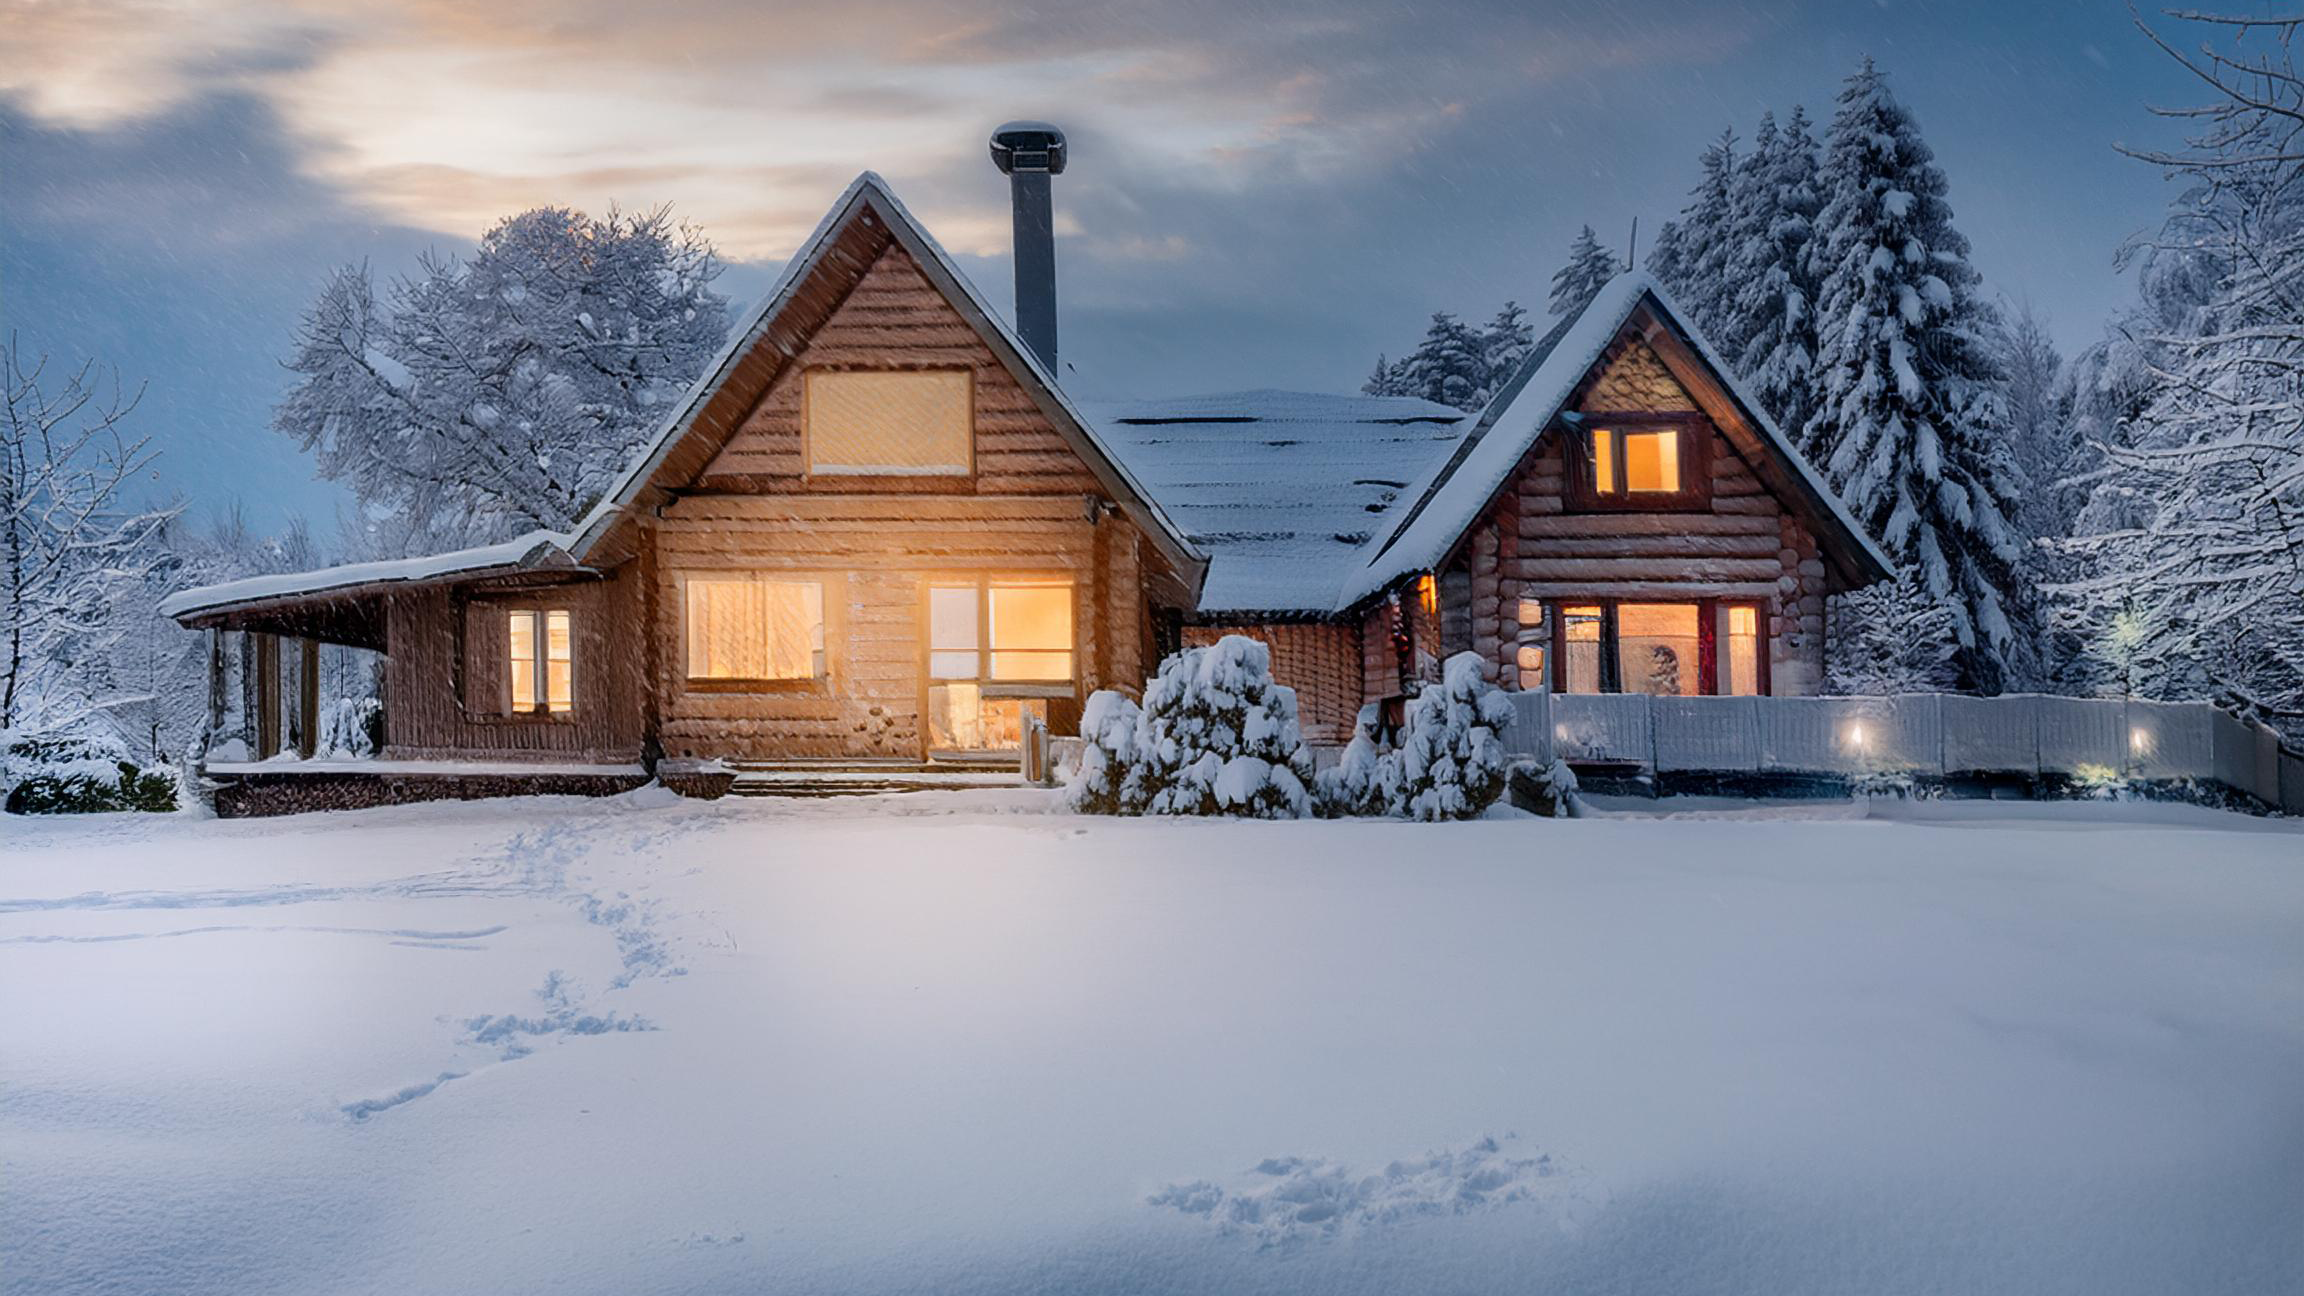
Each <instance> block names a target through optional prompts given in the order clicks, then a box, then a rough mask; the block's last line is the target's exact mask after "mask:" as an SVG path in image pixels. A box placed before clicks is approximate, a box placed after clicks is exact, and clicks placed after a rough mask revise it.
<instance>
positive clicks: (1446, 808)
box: [1319, 652, 1512, 820]
mask: <svg viewBox="0 0 2304 1296" xmlns="http://www.w3.org/2000/svg"><path fill="white" fill-rule="evenodd" d="M1511 721H1512V699H1511V697H1510V696H1509V695H1507V694H1506V693H1505V692H1504V690H1502V689H1500V688H1497V687H1496V686H1494V685H1492V684H1490V683H1488V681H1487V680H1485V679H1483V678H1481V674H1480V657H1479V655H1478V654H1477V653H1468V652H1467V653H1458V654H1456V655H1455V656H1454V657H1451V658H1449V659H1448V663H1447V665H1446V666H1445V667H1444V668H1443V669H1442V671H1441V682H1440V684H1439V685H1438V686H1437V687H1433V686H1427V687H1426V688H1425V689H1424V691H1423V692H1422V693H1419V694H1417V695H1416V696H1415V697H1413V698H1411V699H1409V702H1408V714H1407V723H1406V726H1405V728H1404V730H1403V732H1402V735H1401V740H1400V746H1399V747H1398V748H1397V749H1396V750H1393V751H1386V752H1379V751H1378V750H1377V749H1376V745H1375V744H1374V742H1373V741H1371V740H1370V738H1369V736H1368V733H1367V730H1366V729H1365V727H1363V728H1362V729H1361V731H1360V732H1358V733H1356V734H1355V735H1354V736H1353V739H1352V744H1351V745H1350V746H1349V747H1346V748H1345V749H1344V758H1343V759H1342V760H1341V761H1339V762H1337V764H1336V767H1335V768H1334V769H1332V770H1328V771H1326V772H1324V773H1323V774H1321V776H1320V779H1319V787H1320V813H1322V814H1324V815H1330V816H1343V815H1394V816H1406V817H1408V818H1411V819H1426V820H1434V819H1472V818H1476V817H1478V816H1479V815H1480V814H1481V812H1483V811H1485V810H1486V809H1487V808H1488V807H1489V806H1492V805H1494V804H1496V800H1497V798H1499V797H1501V796H1503V795H1504V788H1505V783H1506V780H1507V779H1508V778H1509V776H1510V774H1511V767H1512V762H1511V760H1510V758H1509V757H1508V756H1507V755H1506V754H1505V751H1504V743H1503V741H1502V739H1501V737H1500V735H1501V734H1502V733H1503V731H1504V727H1505V726H1506V725H1507V724H1510V723H1511Z"/></svg>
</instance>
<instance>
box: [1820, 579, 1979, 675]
mask: <svg viewBox="0 0 2304 1296" xmlns="http://www.w3.org/2000/svg"><path fill="white" fill-rule="evenodd" d="M1956 632H1957V621H1956V619H1955V618H1954V616H1953V609H1952V607H1951V605H1950V604H1948V603H1946V602H1944V601H1943V600H1942V599H1939V598H1937V597H1935V596H1934V595H1932V594H1930V593H1929V592H1928V591H1927V590H1926V589H1923V588H1922V587H1921V585H1920V582H1919V581H1918V580H1917V579H1915V578H1914V577H1913V576H1912V575H1911V574H1910V573H1908V572H1907V573H1905V574H1903V575H1900V576H1898V577H1897V578H1896V579H1895V580H1892V581H1880V582H1878V583H1876V584H1872V585H1867V586H1865V587H1864V588H1863V589H1860V590H1852V591H1850V592H1849V593H1846V594H1836V595H1834V596H1833V598H1832V634H1831V635H1830V637H1829V638H1828V639H1827V640H1826V642H1825V649H1824V676H1825V684H1824V687H1825V690H1826V691H1827V692H1830V693H1839V694H1850V695H1857V696H1874V697H1885V696H1889V695H1892V694H1897V693H1941V692H1944V691H1945V690H1947V689H1950V688H1951V687H1952V686H1953V685H1954V684H1955V683H1956V682H1957V681H1958V679H1959V670H1958V667H1957V664H1956V663H1957V656H1958V653H1959V651H1960V644H1959V641H1958V638H1957V634H1956Z"/></svg>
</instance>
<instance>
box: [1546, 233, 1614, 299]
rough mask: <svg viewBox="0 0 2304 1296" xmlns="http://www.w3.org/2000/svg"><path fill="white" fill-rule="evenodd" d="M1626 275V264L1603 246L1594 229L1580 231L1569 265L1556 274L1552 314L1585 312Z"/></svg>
mask: <svg viewBox="0 0 2304 1296" xmlns="http://www.w3.org/2000/svg"><path fill="white" fill-rule="evenodd" d="M1623 271H1624V263H1623V262H1621V261H1618V260H1617V259H1616V254H1615V253H1614V252H1611V251H1609V250H1608V249H1607V248H1604V247H1602V246H1600V240H1599V239H1597V238H1595V237H1593V235H1592V227H1591V226H1589V225H1586V226H1585V227H1584V228H1582V229H1580V230H1578V231H1576V240H1575V241H1574V242H1572V243H1570V244H1569V245H1568V263H1567V264H1566V265H1563V266H1561V267H1560V268H1559V269H1558V270H1555V271H1553V272H1552V314H1553V315H1555V316H1559V315H1573V314H1575V313H1576V312H1578V311H1580V310H1582V309H1584V306H1585V303H1587V302H1589V301H1591V300H1592V299H1593V298H1594V297H1597V296H1599V295H1600V290H1601V289H1602V288H1605V287H1607V286H1608V281H1609V280H1611V279H1613V278H1615V277H1616V276H1617V275H1619V274H1621V273H1623Z"/></svg>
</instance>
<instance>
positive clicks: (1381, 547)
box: [1333, 270, 1895, 612]
mask: <svg viewBox="0 0 2304 1296" xmlns="http://www.w3.org/2000/svg"><path fill="white" fill-rule="evenodd" d="M1645 298H1653V299H1654V300H1655V302H1656V304H1657V306H1658V308H1659V309H1660V310H1661V312H1662V313H1663V314H1664V316H1665V317H1666V318H1668V319H1669V320H1671V321H1672V323H1673V324H1674V325H1676V326H1677V327H1678V328H1679V329H1680V331H1681V333H1682V334H1683V335H1684V336H1685V337H1686V338H1687V339H1688V341H1689V343H1690V344H1691V345H1692V346H1693V347H1694V348H1695V350H1696V352H1697V354H1698V356H1699V357H1700V358H1702V359H1703V361H1704V363H1705V364H1706V365H1707V366H1708V367H1709V368H1710V369H1711V370H1712V373H1713V376H1714V377H1715V379H1716V380H1717V381H1718V382H1719V383H1720V385H1721V386H1722V387H1723V388H1725V389H1726V390H1727V391H1728V394H1729V396H1730V397H1731V398H1732V399H1734V400H1735V401H1736V403H1737V404H1738V405H1740V406H1742V407H1743V409H1744V412H1745V413H1746V414H1747V415H1748V416H1749V417H1750V419H1751V420H1752V423H1753V426H1754V427H1756V428H1757V429H1759V431H1760V433H1761V435H1762V436H1763V437H1764V438H1765V439H1766V440H1767V441H1768V442H1769V443H1770V444H1771V446H1772V447H1773V448H1774V449H1775V450H1776V451H1777V453H1778V454H1780V455H1781V456H1782V457H1783V458H1784V459H1785V460H1787V461H1788V462H1789V463H1790V464H1791V465H1792V468H1793V471H1794V472H1795V473H1797V474H1798V475H1799V476H1800V477H1801V478H1802V479H1803V480H1805V481H1806V482H1807V483H1808V485H1809V486H1810V487H1811V488H1812V489H1813V490H1814V492H1815V493H1816V495H1817V496H1818V497H1819V498H1820V499H1821V500H1822V501H1823V502H1824V504H1825V507H1826V508H1828V509H1829V510H1830V511H1831V513H1832V514H1833V517H1834V518H1835V520H1837V521H1838V522H1839V523H1840V524H1841V526H1842V527H1844V528H1845V529H1846V530H1847V532H1848V533H1849V534H1850V535H1851V536H1853V537H1854V538H1855V540H1856V542H1857V543H1858V544H1859V545H1860V546H1862V548H1863V549H1864V551H1865V553H1866V555H1867V556H1869V557H1871V558H1872V559H1873V560H1874V561H1875V562H1877V563H1879V565H1880V566H1881V567H1883V568H1885V569H1888V570H1894V567H1895V564H1893V563H1891V562H1890V561H1888V558H1887V555H1886V554H1884V553H1882V552H1881V550H1880V547H1879V545H1878V544H1876V543H1874V541H1873V539H1872V537H1871V536H1870V535H1869V534H1867V533H1866V532H1865V530H1864V528H1863V527H1862V526H1860V525H1858V524H1857V522H1856V519H1855V518H1854V517H1853V516H1851V515H1850V514H1849V512H1848V509H1847V506H1846V505H1845V504H1843V503H1842V502H1841V500H1840V496H1839V493H1838V492H1836V491H1834V490H1833V489H1832V487H1831V485H1830V484H1829V483H1827V482H1826V481H1825V480H1824V479H1823V478H1822V477H1821V476H1819V475H1818V474H1817V472H1816V469H1815V467H1814V466H1813V465H1811V464H1810V463H1809V462H1808V461H1807V459H1806V458H1805V457H1804V456H1802V455H1801V454H1800V452H1799V450H1797V449H1796V448H1794V446H1793V445H1792V442H1791V440H1790V438H1788V437H1786V436H1785V435H1784V433H1783V430H1782V429H1780V428H1778V427H1777V426H1776V421H1775V420H1774V419H1773V418H1771V417H1770V416H1769V414H1768V412H1767V410H1766V409H1764V408H1763V407H1762V406H1761V405H1760V403H1759V402H1758V401H1756V400H1754V399H1753V398H1752V395H1751V393H1750V392H1749V391H1748V390H1746V388H1745V387H1744V385H1743V383H1742V382H1741V381H1740V380H1738V379H1737V377H1736V374H1735V371H1734V370H1732V369H1730V368H1729V367H1728V365H1727V364H1726V363H1725V362H1724V361H1723V360H1722V359H1721V358H1720V354H1719V352H1718V351H1717V350H1716V349H1714V347H1713V346H1712V344H1711V342H1710V341H1709V340H1707V339H1706V338H1705V337H1704V335H1703V333H1702V331H1701V330H1699V329H1698V328H1697V327H1696V325H1695V324H1694V323H1693V322H1692V321H1691V320H1690V319H1689V317H1688V315H1687V313H1686V312H1684V311H1682V310H1681V309H1680V306H1679V304H1678V303H1677V302H1675V301H1674V300H1673V298H1672V295H1671V294H1670V293H1669V292H1666V291H1665V290H1664V286H1663V285H1662V284H1660V283H1658V282H1657V281H1656V279H1655V277H1654V276H1652V275H1650V274H1649V273H1648V272H1647V271H1645V270H1625V271H1623V272H1621V273H1619V274H1618V275H1617V276H1616V277H1615V278H1613V279H1610V280H1609V281H1608V282H1607V283H1606V284H1605V285H1603V286H1602V287H1601V289H1600V291H1599V292H1598V293H1596V294H1594V295H1593V298H1592V300H1591V301H1589V302H1587V303H1585V305H1584V307H1583V308H1582V309H1581V310H1579V311H1578V312H1577V313H1576V314H1575V315H1574V316H1572V317H1570V318H1569V319H1568V320H1567V321H1565V322H1564V323H1563V324H1562V325H1559V326H1556V327H1555V329H1554V333H1556V334H1557V335H1558V338H1557V341H1554V342H1553V344H1552V345H1551V346H1550V347H1548V348H1547V347H1544V346H1542V345H1539V346H1538V347H1537V349H1536V350H1535V351H1533V352H1531V353H1530V355H1529V357H1528V362H1527V364H1526V365H1525V366H1524V367H1523V368H1522V370H1521V371H1520V373H1519V374H1518V375H1516V376H1515V377H1514V379H1513V381H1512V382H1510V383H1507V384H1506V385H1505V386H1504V387H1503V388H1502V389H1500V390H1499V391H1498V392H1497V393H1496V395H1495V396H1494V397H1493V398H1491V399H1490V401H1489V402H1488V404H1487V405H1486V406H1485V407H1484V408H1483V409H1482V410H1481V412H1480V415H1479V417H1478V419H1477V420H1476V421H1475V422H1474V424H1473V426H1472V428H1471V430H1470V431H1469V432H1467V433H1466V434H1465V437H1464V440H1463V441H1462V442H1461V443H1460V444H1459V445H1458V447H1457V449H1456V451H1455V453H1453V454H1451V455H1449V456H1448V457H1447V458H1445V459H1443V460H1441V461H1440V462H1439V463H1438V464H1437V465H1436V466H1435V468H1434V469H1433V470H1432V472H1431V473H1429V474H1428V475H1427V477H1426V479H1425V480H1423V481H1419V482H1418V483H1416V486H1415V490H1416V492H1417V500H1416V503H1414V504H1413V505H1411V506H1410V507H1409V508H1408V509H1407V511H1406V512H1405V513H1404V514H1403V515H1402V516H1401V518H1400V520H1399V522H1397V523H1396V524H1395V525H1394V526H1393V528H1392V529H1391V531H1390V533H1389V534H1388V535H1386V536H1383V537H1376V538H1371V539H1370V540H1369V542H1368V544H1367V545H1366V546H1365V549H1366V551H1367V553H1368V559H1367V562H1366V564H1365V565H1364V566H1363V567H1362V568H1361V570H1360V573H1359V578H1358V579H1356V580H1354V581H1352V582H1351V583H1349V584H1347V585H1346V586H1345V587H1344V589H1343V591H1342V593H1341V594H1340V595H1339V598H1338V601H1337V604H1336V606H1335V608H1334V609H1333V610H1334V611H1337V612H1343V611H1347V610H1349V609H1350V608H1351V607H1352V606H1353V605H1355V604H1357V603H1359V602H1360V601H1361V600H1363V599H1366V598H1368V597H1370V596H1371V595H1374V594H1376V593H1378V592H1379V591H1381V590H1383V589H1384V587H1386V586H1387V585H1390V584H1391V583H1392V582H1393V581H1394V580H1397V579H1398V578H1400V577H1401V576H1404V575H1406V574H1408V573H1409V572H1412V571H1423V570H1428V569H1430V568H1431V567H1432V566H1433V565H1434V564H1436V563H1437V562H1439V561H1440V559H1441V558H1442V557H1443V556H1445V554H1446V552H1447V550H1448V549H1449V548H1450V547H1452V546H1453V545H1454V544H1455V543H1456V541H1457V540H1458V539H1459V538H1461V537H1462V536H1463V534H1464V532H1465V531H1467V530H1469V529H1470V528H1471V526H1472V522H1473V519H1472V518H1471V517H1469V516H1464V513H1465V510H1466V509H1467V508H1471V509H1477V508H1479V507H1481V506H1482V505H1484V504H1485V503H1486V502H1487V500H1488V499H1489V497H1490V496H1492V495H1493V494H1494V493H1495V492H1496V490H1497V488H1498V487H1500V486H1501V485H1502V484H1503V482H1504V479H1505V478H1506V477H1508V476H1510V474H1511V471H1512V468H1513V466H1514V465H1516V464H1517V463H1518V462H1519V461H1520V457H1521V456H1522V455H1523V454H1525V453H1527V450H1528V447H1529V446H1531V445H1533V444H1534V443H1535V440H1536V438H1537V437H1538V436H1541V435H1542V434H1543V431H1544V429H1545V428H1546V427H1547V426H1549V425H1550V423H1551V421H1552V419H1553V418H1554V417H1555V416H1556V415H1557V414H1558V413H1559V410H1560V406H1561V405H1562V404H1563V403H1565V402H1566V401H1567V399H1568V396H1569V394H1570V393H1571V392H1572V391H1574V390H1575V387H1576V384H1577V382H1579V381H1580V380H1581V379H1582V378H1583V376H1584V374H1585V373H1587V372H1589V371H1590V369H1591V368H1592V366H1593V365H1594V364H1597V363H1598V362H1599V360H1600V357H1601V356H1602V354H1604V353H1605V352H1606V351H1607V348H1608V344H1609V343H1610V342H1611V341H1613V340H1614V339H1615V337H1616V334H1617V332H1618V331H1619V330H1621V329H1622V328H1623V327H1624V322H1625V321H1626V320H1627V319H1630V318H1631V316H1632V312H1633V311H1634V310H1635V309H1637V308H1638V307H1639V305H1640V303H1641V301H1642V300H1643V299H1645ZM1498 433H1502V435H1501V436H1499V435H1497V434H1498ZM1475 486H1477V493H1476V494H1475V493H1474V488H1475ZM1456 497H1463V498H1461V499H1459V498H1456ZM1465 499H1469V500H1470V501H1471V502H1470V503H1469V504H1466V503H1465V502H1464V500H1465ZM1443 500H1450V501H1452V502H1453V503H1455V505H1456V507H1455V508H1453V509H1443V508H1441V507H1439V506H1440V505H1441V503H1442V501H1443Z"/></svg>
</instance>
